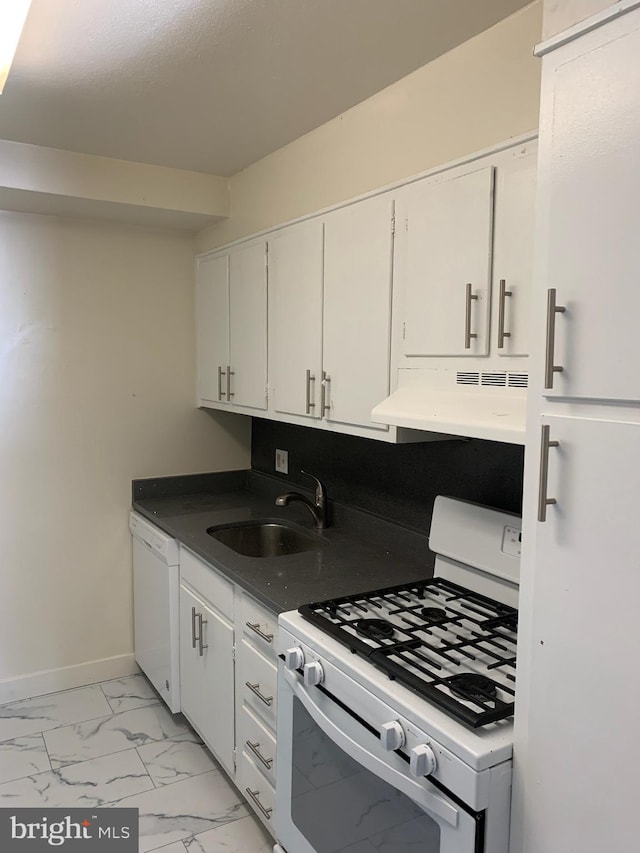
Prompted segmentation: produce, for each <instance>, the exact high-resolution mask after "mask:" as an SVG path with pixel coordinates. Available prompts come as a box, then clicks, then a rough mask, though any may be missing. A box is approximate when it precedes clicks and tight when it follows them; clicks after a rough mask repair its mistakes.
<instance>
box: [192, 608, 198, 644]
mask: <svg viewBox="0 0 640 853" xmlns="http://www.w3.org/2000/svg"><path fill="white" fill-rule="evenodd" d="M197 642H198V638H197V637H196V609H195V607H192V608H191V648H192V649H195V647H196V643H197Z"/></svg>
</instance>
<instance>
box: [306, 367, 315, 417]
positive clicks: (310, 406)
mask: <svg viewBox="0 0 640 853" xmlns="http://www.w3.org/2000/svg"><path fill="white" fill-rule="evenodd" d="M312 382H313V389H314V397H315V387H316V377H315V376H314V375H313V374H312V373H311V371H310V370H307V384H306V391H305V400H304V413H305V415H310V414H311V409H315V407H316V404H315V402H313V401H312V399H311V383H312Z"/></svg>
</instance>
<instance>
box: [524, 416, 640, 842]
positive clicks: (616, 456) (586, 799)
mask: <svg viewBox="0 0 640 853" xmlns="http://www.w3.org/2000/svg"><path fill="white" fill-rule="evenodd" d="M542 423H544V424H549V425H550V438H551V440H552V441H558V442H559V445H558V447H552V448H550V450H549V483H548V492H547V494H548V496H549V497H553V498H556V500H557V504H555V505H552V506H549V507H548V509H547V520H546V521H545V522H544V523H538V524H537V528H536V531H535V533H536V543H535V548H536V552H535V563H536V576H535V586H534V587H533V596H534V600H533V603H532V604H529V603H527V611H529V612H532V613H533V626H532V638H531V660H530V663H529V666H530V667H531V682H530V687H529V697H528V700H527V702H526V707H525V706H523V707H522V710H521V713H522V714H524V715H526V713H527V711H528V714H529V720H528V747H527V750H526V752H527V764H526V774H527V778H528V779H529V780H530V784H531V787H530V788H527V790H526V792H525V794H526V808H525V822H526V829H525V837H526V844H525V849H526V850H527V851H535V853H558V851H569V850H576V851H580V853H602V851H603V850H612V851H613V850H620V851H622V850H625V851H626V850H629V851H630V850H635V849H636V848H637V844H638V842H637V819H636V818H635V813H636V811H637V801H638V796H637V792H638V781H637V772H638V771H637V768H638V766H639V765H640V746H639V745H638V744H639V742H638V698H639V696H640V677H639V676H638V654H637V648H638V644H637V639H636V629H635V626H637V624H638V601H639V600H640V525H639V524H638V496H639V495H640V424H637V423H636V424H634V423H620V422H615V423H612V422H608V421H599V420H588V419H579V418H570V417H546V416H543V418H542ZM536 455H537V454H536ZM525 509H526V507H525ZM530 509H533V507H531V508H530ZM525 544H526V543H525ZM522 652H523V654H525V653H526V654H528V653H529V650H528V649H523V650H522ZM516 718H517V709H516Z"/></svg>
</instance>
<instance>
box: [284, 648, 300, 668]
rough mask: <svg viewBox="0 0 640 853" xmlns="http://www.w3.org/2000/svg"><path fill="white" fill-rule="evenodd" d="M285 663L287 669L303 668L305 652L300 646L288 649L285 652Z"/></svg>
mask: <svg viewBox="0 0 640 853" xmlns="http://www.w3.org/2000/svg"><path fill="white" fill-rule="evenodd" d="M284 665H285V666H286V667H287V669H302V667H303V665H304V652H303V651H302V649H301V648H300V646H294V647H293V648H291V649H287V650H286V652H285V653H284Z"/></svg>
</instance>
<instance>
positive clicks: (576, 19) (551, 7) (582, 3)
mask: <svg viewBox="0 0 640 853" xmlns="http://www.w3.org/2000/svg"><path fill="white" fill-rule="evenodd" d="M613 4H614V0H544V13H543V16H542V38H545V39H547V38H550V37H551V36H554V35H556V34H557V33H561V32H562V31H563V30H566V29H567V28H568V27H572V26H573V25H574V24H578V23H580V21H584V20H586V19H587V18H589V17H591V15H595V14H596V12H601V11H602V10H603V9H606V8H607V6H613Z"/></svg>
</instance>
